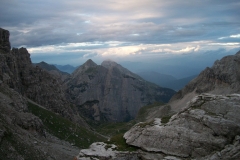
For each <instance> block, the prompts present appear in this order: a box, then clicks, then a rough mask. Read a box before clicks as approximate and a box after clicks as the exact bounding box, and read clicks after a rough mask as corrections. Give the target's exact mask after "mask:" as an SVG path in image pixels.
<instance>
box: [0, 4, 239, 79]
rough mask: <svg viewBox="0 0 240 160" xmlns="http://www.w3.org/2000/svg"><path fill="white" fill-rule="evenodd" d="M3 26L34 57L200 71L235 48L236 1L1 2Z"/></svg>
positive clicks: (179, 71) (13, 43) (178, 73)
mask: <svg viewBox="0 0 240 160" xmlns="http://www.w3.org/2000/svg"><path fill="white" fill-rule="evenodd" d="M0 4H1V5H0V27H1V28H4V29H7V30H9V31H10V34H11V35H10V41H11V46H12V47H26V48H27V49H28V51H29V53H30V54H31V59H32V61H33V62H40V61H45V62H47V63H50V64H61V65H65V64H70V65H73V66H78V65H81V64H83V63H84V62H85V61H87V60H88V59H92V60H93V61H95V62H96V63H97V64H101V62H102V61H103V60H113V61H116V62H117V63H120V64H122V65H123V66H124V67H126V68H129V69H130V70H131V71H133V72H140V71H144V70H145V71H150V70H152V71H157V72H160V73H165V74H170V75H173V76H176V77H179V78H180V77H184V76H190V75H193V74H196V73H199V72H200V71H201V70H202V69H204V68H205V67H206V66H211V65H212V64H213V62H214V61H215V60H217V59H220V58H222V57H223V56H226V55H230V54H235V53H236V52H237V51H238V50H240V16H239V15H240V9H239V8H240V1H239V0H189V1H186V0H171V1H166V0H128V1H119V0H101V1H96V0H41V1H32V0H0Z"/></svg>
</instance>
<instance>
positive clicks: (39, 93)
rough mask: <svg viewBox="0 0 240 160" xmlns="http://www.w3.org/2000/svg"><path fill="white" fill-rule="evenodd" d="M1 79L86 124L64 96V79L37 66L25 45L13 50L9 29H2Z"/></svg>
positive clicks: (37, 100) (42, 103) (57, 110)
mask: <svg viewBox="0 0 240 160" xmlns="http://www.w3.org/2000/svg"><path fill="white" fill-rule="evenodd" d="M0 32H1V35H2V37H1V46H0V49H1V52H0V67H1V70H0V80H1V81H2V82H3V83H4V84H7V85H8V86H9V87H10V88H12V89H14V90H16V91H17V92H19V93H20V94H21V95H23V96H26V97H28V98H29V99H31V100H33V101H34V102H36V103H38V104H41V105H43V106H44V107H46V108H47V109H50V110H52V111H54V112H55V113H58V114H61V115H62V116H64V117H67V118H69V119H71V120H74V121H78V122H80V123H81V124H85V123H84V122H83V120H82V119H81V117H79V116H78V115H77V114H75V113H74V111H73V110H72V109H71V107H70V103H69V102H68V101H67V99H66V98H65V94H64V90H63V89H62V88H63V87H62V85H61V83H62V82H61V79H58V78H57V77H55V76H52V75H51V74H49V73H48V72H47V71H45V70H43V69H42V68H40V67H38V66H34V65H33V64H32V62H31V59H30V54H29V53H28V51H27V49H26V48H20V49H17V48H13V49H12V50H10V48H9V46H8V44H10V42H9V32H8V31H6V30H3V29H0Z"/></svg>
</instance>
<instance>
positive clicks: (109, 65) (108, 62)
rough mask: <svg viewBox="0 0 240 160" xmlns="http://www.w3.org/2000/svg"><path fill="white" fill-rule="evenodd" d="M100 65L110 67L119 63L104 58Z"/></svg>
mask: <svg viewBox="0 0 240 160" xmlns="http://www.w3.org/2000/svg"><path fill="white" fill-rule="evenodd" d="M101 65H102V66H103V67H105V68H110V67H114V66H118V65H119V64H118V63H116V62H114V61H112V60H104V61H103V62H102V64H101Z"/></svg>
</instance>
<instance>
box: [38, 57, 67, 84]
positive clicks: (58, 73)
mask: <svg viewBox="0 0 240 160" xmlns="http://www.w3.org/2000/svg"><path fill="white" fill-rule="evenodd" d="M34 66H38V67H40V68H42V69H44V70H46V71H48V73H50V74H52V75H53V76H55V77H56V79H61V80H62V81H64V80H66V79H67V78H68V77H69V75H70V74H69V73H67V72H62V71H60V70H59V69H57V68H56V67H55V66H54V65H51V64H47V63H46V62H43V61H42V62H40V63H35V64H34Z"/></svg>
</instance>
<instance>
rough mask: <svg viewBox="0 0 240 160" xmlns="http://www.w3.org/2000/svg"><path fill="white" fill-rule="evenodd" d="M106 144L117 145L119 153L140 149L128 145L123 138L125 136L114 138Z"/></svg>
mask: <svg viewBox="0 0 240 160" xmlns="http://www.w3.org/2000/svg"><path fill="white" fill-rule="evenodd" d="M106 143H108V144H115V145H116V146H117V150H118V151H136V150H137V149H138V148H137V147H134V146H130V145H128V144H127V143H126V140H125V139H124V138H123V134H117V135H115V136H113V137H112V138H111V139H110V141H108V142H106Z"/></svg>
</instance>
